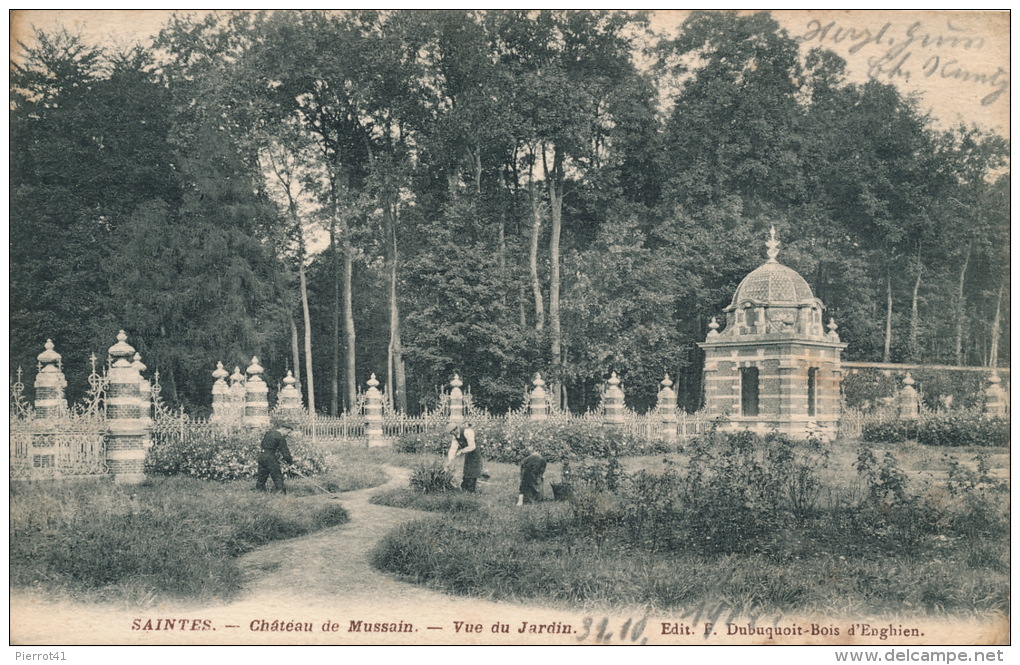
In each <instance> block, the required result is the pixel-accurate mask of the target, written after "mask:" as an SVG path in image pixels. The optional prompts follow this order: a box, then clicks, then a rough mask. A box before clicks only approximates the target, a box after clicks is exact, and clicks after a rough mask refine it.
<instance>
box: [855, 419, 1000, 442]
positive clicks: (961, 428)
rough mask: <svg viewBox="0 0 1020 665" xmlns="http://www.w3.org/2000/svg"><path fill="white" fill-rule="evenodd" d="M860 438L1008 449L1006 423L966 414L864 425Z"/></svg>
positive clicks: (869, 440)
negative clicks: (1003, 447)
mask: <svg viewBox="0 0 1020 665" xmlns="http://www.w3.org/2000/svg"><path fill="white" fill-rule="evenodd" d="M861 438H862V439H863V440H864V441H867V442H870V443H903V442H904V441H912V440H914V441H917V442H918V443H921V444H924V445H926V446H951V447H959V446H1008V445H1009V421H1008V420H1003V419H1001V418H981V417H976V416H973V415H969V414H954V413H949V414H940V415H938V416H933V417H930V418H921V419H918V420H890V421H887V422H883V423H873V424H870V425H865V427H864V429H863V430H862V431H861Z"/></svg>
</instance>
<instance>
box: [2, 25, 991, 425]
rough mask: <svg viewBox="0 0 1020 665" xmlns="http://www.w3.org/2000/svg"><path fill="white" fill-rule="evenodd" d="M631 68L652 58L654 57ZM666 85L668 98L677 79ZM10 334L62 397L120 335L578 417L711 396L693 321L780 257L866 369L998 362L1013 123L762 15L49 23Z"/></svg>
mask: <svg viewBox="0 0 1020 665" xmlns="http://www.w3.org/2000/svg"><path fill="white" fill-rule="evenodd" d="M639 63H640V64H639ZM664 91H668V92H664ZM10 109H11V110H10V119H11V123H10V128H11V131H10V140H11V147H10V155H11V167H10V196H11V223H10V315H11V323H10V328H11V330H10V333H11V335H10V353H11V360H12V366H13V367H17V366H22V367H24V368H26V370H30V368H33V367H34V365H35V360H34V358H35V355H36V354H37V353H39V352H40V351H41V350H42V344H43V342H44V341H45V340H46V339H47V338H52V339H53V340H54V342H55V343H56V345H57V350H59V351H60V352H61V353H62V354H63V355H64V364H65V371H66V372H67V374H68V380H69V394H70V395H71V396H72V397H73V396H74V395H75V393H76V392H78V393H80V391H81V390H82V389H83V388H84V387H85V382H84V376H85V375H86V374H87V372H88V371H89V367H88V360H87V358H88V356H89V354H90V353H92V352H96V353H97V354H100V355H105V353H104V352H105V349H106V348H107V347H108V346H110V345H111V344H112V343H113V340H114V336H115V334H116V331H117V330H118V329H120V328H123V329H124V330H126V331H127V333H128V335H129V340H130V341H131V343H132V344H134V345H135V347H136V348H137V349H138V350H139V351H140V352H141V354H142V356H143V358H144V360H145V362H146V364H147V365H148V366H149V368H150V370H159V372H160V376H161V383H162V385H163V388H164V390H163V395H164V397H167V398H169V399H170V400H171V401H173V402H177V403H181V404H184V405H185V406H187V407H188V408H189V409H195V410H198V409H201V408H202V407H205V406H207V405H208V403H209V401H210V386H211V383H212V379H211V377H210V372H211V371H212V370H213V369H214V368H215V365H216V362H217V361H218V360H222V361H223V362H224V364H225V365H227V366H228V369H232V367H233V366H234V365H239V366H241V367H242V369H243V368H244V367H245V366H246V365H247V362H248V361H249V360H250V359H251V356H252V355H253V354H257V355H258V356H259V358H260V359H261V361H262V364H263V366H264V367H265V368H266V370H267V378H268V379H269V382H270V384H276V383H277V382H278V381H279V380H280V379H282V378H283V376H284V375H285V373H286V371H287V370H288V369H290V370H292V371H294V373H295V376H297V377H298V378H299V380H300V382H301V385H302V389H303V391H304V392H305V396H306V400H307V401H308V403H312V400H314V405H315V408H316V410H317V411H319V412H322V413H338V412H341V411H343V410H345V409H349V408H351V407H352V405H354V404H355V403H356V400H357V395H358V391H359V386H362V387H363V386H364V382H365V381H366V380H367V378H368V376H369V374H371V373H375V374H376V375H377V376H378V377H379V379H380V380H381V381H382V383H383V384H384V387H385V388H386V395H387V399H388V401H389V403H390V405H391V406H392V408H395V409H399V410H406V411H411V412H415V411H418V410H420V409H422V408H424V407H429V406H433V405H435V404H436V402H437V400H438V398H439V394H440V390H441V386H442V384H444V383H446V382H448V381H449V379H450V377H451V376H452V375H453V374H454V373H459V374H460V375H461V377H462V378H463V379H464V380H465V382H466V384H468V385H469V386H470V389H471V393H472V396H473V400H474V403H475V404H476V405H478V406H482V407H485V408H489V409H492V410H495V411H502V410H506V409H509V408H515V407H517V406H519V405H520V404H521V399H522V395H523V392H524V389H525V386H526V384H527V382H528V381H529V380H530V378H531V377H532V376H533V374H534V373H535V372H542V374H543V376H544V377H545V378H546V379H547V380H548V381H549V383H550V388H551V391H552V394H553V395H554V399H555V400H556V401H558V403H559V404H560V405H561V406H562V407H565V408H571V409H574V410H584V409H587V408H592V407H594V406H596V405H597V404H598V401H599V394H600V391H601V389H602V386H603V384H604V381H605V378H606V377H607V376H608V374H609V372H611V371H616V372H618V373H619V375H620V376H621V378H622V379H623V381H624V386H625V388H626V389H627V392H628V403H629V405H631V406H632V407H634V408H637V409H645V408H648V407H649V406H650V405H652V404H653V403H654V395H655V391H656V389H657V383H658V381H659V380H661V379H662V377H663V375H664V374H665V373H666V372H668V373H669V374H670V375H671V376H672V377H673V378H674V380H676V381H677V389H678V395H679V397H680V402H681V404H682V405H683V406H685V407H686V408H689V409H695V408H697V407H698V406H699V401H700V399H701V390H700V385H701V384H700V382H701V358H700V356H699V351H698V349H697V347H696V346H695V342H697V341H700V340H703V339H704V337H705V334H706V332H707V325H708V323H709V321H710V319H711V317H712V316H714V315H717V314H718V313H719V312H720V310H721V309H722V308H723V307H725V306H726V305H727V304H728V303H729V299H730V298H731V297H732V294H733V291H734V289H735V288H736V285H737V284H738V283H739V281H740V279H741V278H743V276H744V275H746V274H747V273H748V272H749V271H750V270H752V269H753V268H755V267H756V266H757V265H759V264H760V263H762V262H763V261H764V240H765V238H766V234H767V231H768V229H769V227H770V226H775V228H776V229H777V231H778V234H779V237H780V239H781V240H782V242H783V243H784V244H783V249H782V253H781V254H780V261H782V262H783V263H785V264H787V265H789V266H791V267H792V268H794V269H796V270H797V271H798V272H800V273H801V274H802V275H804V277H805V278H806V279H807V280H808V282H809V283H810V284H811V285H812V287H813V288H814V290H815V293H816V295H817V296H818V297H819V298H821V299H822V301H823V302H824V303H825V305H826V306H827V308H828V311H827V313H826V319H827V318H828V317H829V316H832V317H834V318H835V320H836V321H837V323H838V324H839V326H840V333H841V336H842V338H843V340H844V341H846V342H848V343H849V347H848V348H847V350H846V353H845V355H844V357H845V359H848V360H869V361H892V362H907V361H910V362H928V363H932V362H936V363H942V364H956V365H988V364H990V363H993V362H998V363H1000V364H1008V362H1009V342H1008V340H1009V322H1010V307H1009V304H1010V297H1009V294H1010V284H1009V249H1008V246H1009V162H1008V157H1009V144H1008V142H1007V141H1006V140H1005V139H1003V138H1002V137H1000V136H998V135H996V134H994V133H991V132H987V131H983V130H980V129H978V128H976V127H967V126H960V127H956V128H952V129H949V130H946V129H943V128H938V127H937V126H936V125H935V123H933V121H932V119H931V118H930V117H928V116H926V115H925V114H924V113H922V112H921V111H920V110H919V108H918V105H917V103H916V100H914V99H912V98H910V97H908V96H904V95H903V94H901V93H900V92H899V91H898V90H897V88H895V87H893V86H892V85H889V84H886V83H881V82H879V81H876V80H869V81H867V82H863V83H858V82H853V81H850V80H848V77H847V75H846V67H845V63H844V62H843V60H841V58H840V57H839V56H837V55H836V54H835V53H832V52H829V51H825V50H822V49H820V48H807V47H804V46H802V45H801V44H800V43H799V42H798V41H796V40H795V39H793V38H792V37H791V36H790V35H789V34H788V33H787V32H786V31H785V30H783V29H782V28H781V27H780V25H779V24H778V23H777V22H776V21H775V20H774V19H773V18H772V17H771V16H770V15H769V14H768V13H757V14H736V13H728V12H695V13H692V14H691V15H690V16H689V17H688V18H687V19H686V21H685V22H684V23H683V24H682V25H681V26H680V27H679V29H678V31H676V32H675V33H673V34H671V35H669V36H666V35H662V34H657V33H655V32H653V31H651V30H650V28H649V24H648V21H647V18H646V17H645V16H644V15H642V14H641V13H637V12H609V11H540V12H522V11H472V12H465V11H427V12H426V11H393V12H380V11H350V12H339V13H323V12H299V11H277V12H235V13H210V14H207V15H205V16H202V17H200V18H190V17H182V16H174V17H173V18H171V19H170V21H169V22H168V23H167V25H166V26H165V28H164V29H163V30H162V32H161V33H160V34H159V35H158V37H156V39H155V40H154V42H153V43H152V44H151V45H150V46H145V47H135V48H133V49H130V50H128V51H124V52H115V51H110V50H105V49H102V48H99V47H93V46H90V45H88V44H86V43H85V42H84V41H83V40H82V39H81V38H80V37H78V36H75V35H72V34H68V33H66V32H53V33H49V34H46V33H42V32H37V34H36V35H35V38H34V40H33V41H32V44H31V45H24V44H23V45H22V53H21V54H20V57H19V58H18V60H17V61H16V62H15V63H14V64H13V65H12V70H11V104H10Z"/></svg>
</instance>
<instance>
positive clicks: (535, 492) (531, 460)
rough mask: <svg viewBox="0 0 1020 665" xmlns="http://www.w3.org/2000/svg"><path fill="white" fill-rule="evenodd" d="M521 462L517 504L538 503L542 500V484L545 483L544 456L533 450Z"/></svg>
mask: <svg viewBox="0 0 1020 665" xmlns="http://www.w3.org/2000/svg"><path fill="white" fill-rule="evenodd" d="M528 452H529V453H530V454H529V455H528V456H527V457H525V458H524V461H523V462H521V488H520V490H519V491H520V494H518V495H517V505H518V506H523V505H524V504H526V503H538V502H539V501H541V500H542V486H543V485H544V484H545V458H544V457H542V456H541V455H539V454H538V453H537V452H535V451H534V450H529V451H528Z"/></svg>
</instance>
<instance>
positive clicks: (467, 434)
mask: <svg viewBox="0 0 1020 665" xmlns="http://www.w3.org/2000/svg"><path fill="white" fill-rule="evenodd" d="M446 432H447V433H448V434H450V449H449V450H448V451H447V452H446V464H445V465H444V466H445V468H446V470H447V471H449V470H451V469H452V468H453V463H454V461H455V460H456V459H457V458H458V457H460V456H461V455H463V456H464V477H463V479H462V480H461V483H460V488H461V489H462V490H464V491H465V492H474V491H475V488H476V487H477V484H478V478H479V477H480V476H481V475H482V473H483V472H482V452H481V451H480V450H479V449H478V446H477V445H476V444H475V430H474V429H473V428H472V427H471V423H464V424H463V425H458V424H456V423H450V424H449V425H447V426H446Z"/></svg>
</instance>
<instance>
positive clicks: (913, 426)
mask: <svg viewBox="0 0 1020 665" xmlns="http://www.w3.org/2000/svg"><path fill="white" fill-rule="evenodd" d="M916 438H917V421H916V420H888V421H886V422H882V423H869V424H867V425H865V426H864V428H863V429H862V430H861V440H863V441H867V442H868V443H903V442H905V441H910V440H913V439H916Z"/></svg>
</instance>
